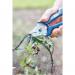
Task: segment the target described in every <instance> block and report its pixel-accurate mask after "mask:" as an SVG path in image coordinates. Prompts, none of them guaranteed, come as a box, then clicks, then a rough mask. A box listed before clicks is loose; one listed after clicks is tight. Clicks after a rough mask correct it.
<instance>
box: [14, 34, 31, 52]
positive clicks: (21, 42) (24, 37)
mask: <svg viewBox="0 0 75 75" xmlns="http://www.w3.org/2000/svg"><path fill="white" fill-rule="evenodd" d="M28 36H30V34H28V35H25V36H24V37H23V39H22V40H21V41H20V43H19V44H18V45H17V46H16V47H15V48H14V49H13V51H15V50H17V48H18V47H19V46H20V45H21V44H22V43H23V41H24V40H25V38H27V37H28Z"/></svg>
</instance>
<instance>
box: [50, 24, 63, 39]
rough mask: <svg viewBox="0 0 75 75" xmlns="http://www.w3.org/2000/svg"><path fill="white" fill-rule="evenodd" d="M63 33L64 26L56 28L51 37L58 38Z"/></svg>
mask: <svg viewBox="0 0 75 75" xmlns="http://www.w3.org/2000/svg"><path fill="white" fill-rule="evenodd" d="M62 32H63V25H62V26H60V27H59V28H55V29H54V30H53V31H52V34H51V37H52V38H53V37H58V36H61V35H62Z"/></svg>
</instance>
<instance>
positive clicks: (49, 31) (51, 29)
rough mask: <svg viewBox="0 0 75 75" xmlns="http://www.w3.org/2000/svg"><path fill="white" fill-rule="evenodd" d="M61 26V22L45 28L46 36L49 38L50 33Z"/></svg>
mask: <svg viewBox="0 0 75 75" xmlns="http://www.w3.org/2000/svg"><path fill="white" fill-rule="evenodd" d="M61 25H63V23H62V22H60V23H57V24H55V25H53V26H49V27H47V36H50V35H51V33H52V31H53V30H54V29H55V28H58V27H59V26H61Z"/></svg>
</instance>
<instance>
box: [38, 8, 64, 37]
mask: <svg viewBox="0 0 75 75" xmlns="http://www.w3.org/2000/svg"><path fill="white" fill-rule="evenodd" d="M54 15H56V16H55V17H54ZM54 15H52V16H51V17H50V18H49V20H48V21H47V22H39V23H42V24H43V25H46V26H47V36H50V35H51V33H52V31H53V30H54V29H55V28H58V27H59V26H61V25H63V22H59V23H57V24H55V25H52V26H50V25H49V24H50V23H51V22H53V21H54V20H56V19H57V18H58V17H60V16H62V15H63V12H62V9H61V10H58V11H57V12H56V13H55V14H54Z"/></svg>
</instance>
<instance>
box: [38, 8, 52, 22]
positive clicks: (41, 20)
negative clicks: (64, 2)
mask: <svg viewBox="0 0 75 75" xmlns="http://www.w3.org/2000/svg"><path fill="white" fill-rule="evenodd" d="M51 13H52V10H51V9H47V10H46V12H45V13H44V14H43V15H42V17H41V18H40V20H39V21H40V22H46V21H48V19H49V17H50V15H51Z"/></svg>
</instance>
